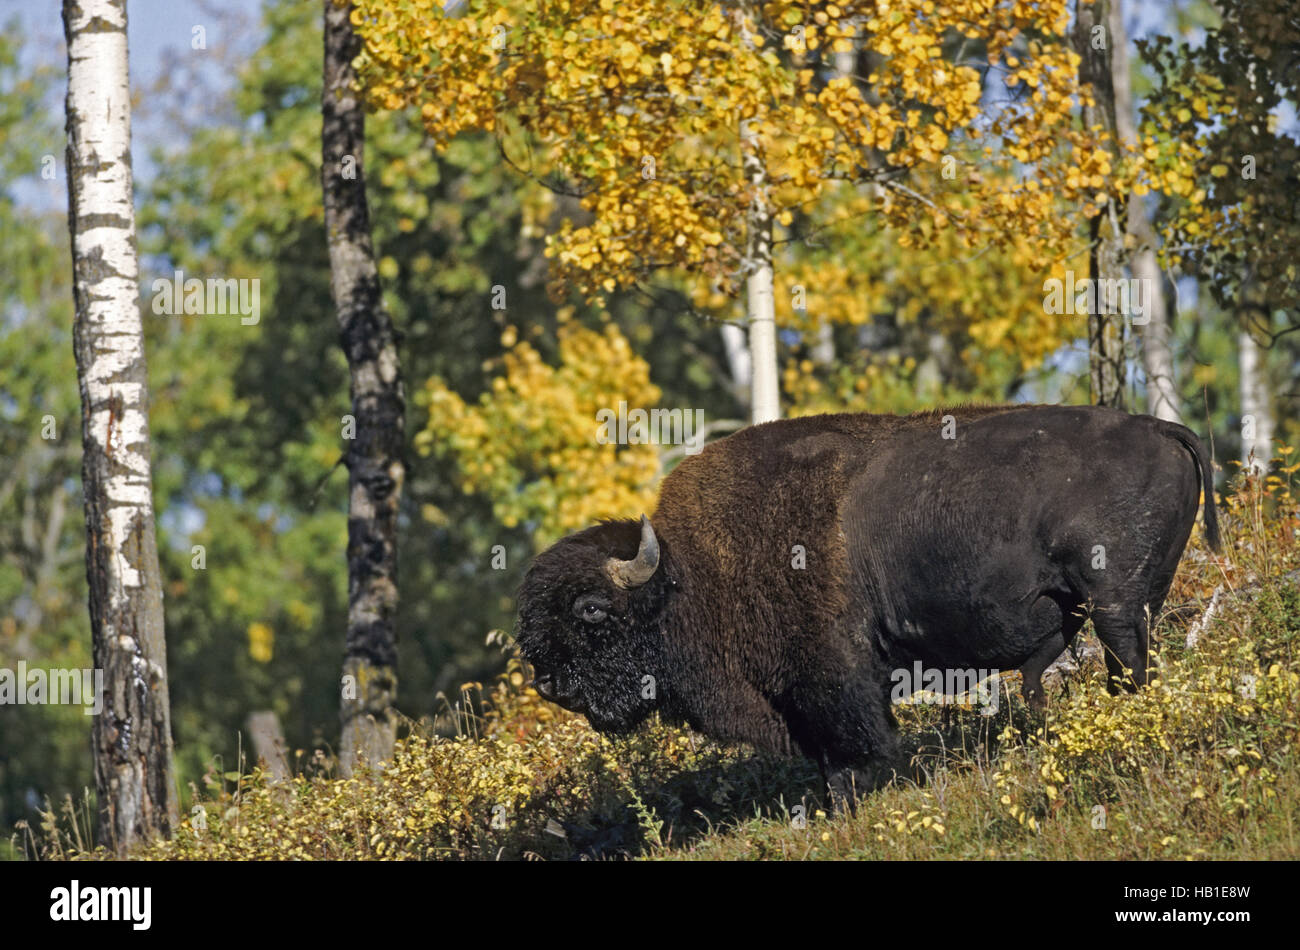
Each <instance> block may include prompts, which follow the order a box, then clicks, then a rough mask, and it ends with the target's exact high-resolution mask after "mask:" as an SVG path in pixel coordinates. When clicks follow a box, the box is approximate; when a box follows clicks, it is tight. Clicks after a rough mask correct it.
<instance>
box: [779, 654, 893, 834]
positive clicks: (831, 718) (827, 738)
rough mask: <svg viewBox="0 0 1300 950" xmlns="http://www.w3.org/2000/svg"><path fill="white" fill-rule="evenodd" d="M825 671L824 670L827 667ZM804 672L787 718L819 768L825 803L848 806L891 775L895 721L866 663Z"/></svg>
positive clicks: (884, 693) (885, 693)
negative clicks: (838, 673) (813, 673)
mask: <svg viewBox="0 0 1300 950" xmlns="http://www.w3.org/2000/svg"><path fill="white" fill-rule="evenodd" d="M827 672H829V671H827ZM841 676H842V678H840V679H837V678H835V677H834V676H833V675H826V673H825V672H824V673H823V675H821V676H817V677H809V678H807V679H805V681H804V682H802V683H801V684H799V686H797V687H796V688H795V689H794V690H792V693H791V697H790V699H791V702H790V705H789V707H788V709H789V712H788V714H787V721H788V722H789V723H790V732H791V735H793V736H794V738H795V741H796V742H798V744H799V746H800V747H801V748H802V749H803V750H804V752H805V753H807V754H808V755H809V756H810V757H811V758H813V759H814V760H815V761H816V762H817V764H818V766H819V767H820V768H821V773H822V779H823V780H824V781H825V782H826V792H827V795H828V797H829V799H830V804H831V808H832V809H833V810H836V811H839V810H841V809H843V808H847V809H848V810H849V811H850V812H852V811H853V810H854V805H855V801H856V798H857V796H859V795H865V794H867V793H869V792H873V791H875V790H876V789H878V788H880V787H881V786H883V785H885V784H887V783H888V782H889V781H890V780H891V779H892V778H893V776H894V766H895V764H896V762H895V759H896V757H897V755H898V724H897V722H896V721H895V719H894V714H893V711H892V710H891V709H890V706H889V693H888V691H887V690H886V689H885V687H884V685H883V684H882V683H880V682H879V680H878V678H877V677H875V676H872V675H871V674H870V671H869V670H867V669H859V670H850V671H841Z"/></svg>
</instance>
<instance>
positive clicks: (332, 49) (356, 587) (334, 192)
mask: <svg viewBox="0 0 1300 950" xmlns="http://www.w3.org/2000/svg"><path fill="white" fill-rule="evenodd" d="M351 12H352V4H351V3H350V2H345V3H341V4H340V3H335V2H334V0H325V86H324V95H323V101H322V103H321V113H322V118H323V125H322V129H321V151H322V165H321V186H322V188H323V191H324V198H325V230H326V235H327V239H328V242H329V256H330V290H331V292H332V294H333V298H334V306H335V309H336V310H337V312H338V321H339V336H340V341H341V343H342V345H343V351H344V353H345V354H346V355H347V360H348V368H349V370H350V372H351V379H352V385H351V392H352V415H353V418H354V424H355V427H356V431H355V438H354V439H352V440H351V441H350V442H349V444H348V449H347V453H346V455H345V461H346V463H347V467H348V633H347V648H346V652H345V655H344V660H343V683H342V686H343V688H342V696H341V701H340V718H341V721H342V722H341V724H342V736H341V740H340V749H339V759H340V768H341V769H342V771H343V774H345V775H349V774H351V773H352V770H353V769H354V768H355V767H356V766H358V765H360V764H362V763H368V764H371V765H378V764H379V763H381V762H382V761H384V760H385V759H387V758H389V757H391V755H392V752H393V743H394V739H395V737H396V729H397V719H396V711H395V709H394V708H393V703H394V700H395V698H396V694H397V629H396V622H395V621H396V614H397V512H398V505H399V503H400V501H401V496H402V484H403V482H404V480H405V476H406V468H405V464H404V462H403V452H404V447H405V412H406V396H405V393H404V391H403V388H402V379H401V373H400V367H399V364H398V356H397V340H396V333H395V331H394V329H393V324H392V320H391V319H390V318H389V316H388V313H387V312H386V311H385V310H384V305H383V297H382V294H381V291H380V287H379V273H378V270H377V268H376V266H375V256H374V248H373V246H372V243H371V236H370V212H369V208H368V206H367V203H366V185H365V174H364V171H363V163H362V153H363V147H364V142H365V110H364V107H363V105H362V103H361V101H360V99H359V97H358V95H357V94H356V93H355V92H354V91H353V87H354V85H355V81H356V75H355V72H354V70H353V69H352V60H353V58H354V57H355V56H356V55H357V54H358V53H359V52H360V48H361V44H360V40H359V38H358V37H357V35H356V34H355V33H354V32H353V30H352V22H351V20H350V19H349V17H350V15H351Z"/></svg>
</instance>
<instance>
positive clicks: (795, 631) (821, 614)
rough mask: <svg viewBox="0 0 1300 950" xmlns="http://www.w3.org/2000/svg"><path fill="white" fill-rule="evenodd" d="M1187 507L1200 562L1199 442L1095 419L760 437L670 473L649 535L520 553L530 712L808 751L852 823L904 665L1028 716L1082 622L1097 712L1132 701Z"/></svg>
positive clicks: (875, 420) (877, 778)
mask: <svg viewBox="0 0 1300 950" xmlns="http://www.w3.org/2000/svg"><path fill="white" fill-rule="evenodd" d="M1202 493H1203V494H1204V498H1205V503H1204V517H1205V533H1206V537H1207V539H1208V541H1209V543H1210V545H1211V547H1212V548H1215V549H1217V547H1218V540H1219V538H1218V525H1217V521H1216V517H1215V507H1214V501H1213V498H1214V495H1213V469H1212V465H1211V462H1210V460H1209V458H1208V456H1207V454H1206V452H1205V449H1204V448H1203V446H1202V445H1201V442H1200V440H1199V439H1198V438H1197V437H1196V435H1195V434H1194V433H1193V432H1192V431H1191V430H1189V429H1187V428H1184V427H1183V426H1181V425H1177V424H1174V423H1170V422H1164V421H1161V420H1158V419H1155V418H1152V417H1150V416H1141V415H1128V414H1126V413H1124V412H1121V411H1118V410H1114V409H1104V408H1096V407H1066V406H1001V407H978V408H971V407H966V408H959V409H950V410H935V411H930V412H925V413H919V414H914V415H911V416H881V415H870V414H865V413H863V414H835V415H822V416H810V417H804V418H798V419H787V420H781V421H776V422H769V423H765V424H762V425H756V426H752V427H750V428H747V429H744V430H741V431H740V432H737V433H736V434H734V435H732V436H730V437H728V438H725V439H721V440H719V441H717V442H714V443H712V444H710V445H708V446H706V447H705V448H704V449H703V451H701V452H700V453H699V454H697V455H695V456H693V457H688V458H687V459H686V460H685V461H683V462H682V463H681V464H680V465H679V466H678V467H677V468H676V469H674V470H673V471H672V472H671V473H670V474H669V475H668V476H667V478H665V479H664V482H663V486H662V488H661V491H660V497H659V504H658V508H657V509H656V511H655V512H654V516H653V518H646V517H645V516H644V515H643V516H642V517H641V520H640V522H639V523H638V522H637V521H632V520H622V521H608V522H604V523H601V524H598V525H596V526H594V527H591V528H588V529H586V530H584V531H580V532H578V533H576V534H573V535H570V536H568V537H566V538H564V539H562V540H560V541H558V542H557V543H556V544H554V545H553V546H552V547H550V548H549V549H548V550H546V551H544V552H543V553H541V554H540V555H538V556H537V558H536V559H535V560H534V562H533V564H532V565H531V567H530V568H529V570H528V572H527V574H526V576H525V578H524V581H523V584H522V586H521V589H520V593H519V602H518V606H519V613H518V624H517V642H518V645H519V648H520V650H521V652H522V654H523V655H524V657H525V658H526V659H527V660H528V661H529V663H530V664H531V665H532V667H533V670H534V673H535V678H534V680H533V683H534V686H535V688H536V690H537V692H538V693H539V694H540V695H541V696H542V697H543V698H544V699H547V700H549V701H551V702H554V703H557V704H558V705H560V706H563V707H565V708H566V709H570V710H573V711H575V712H579V713H582V714H584V715H585V716H586V717H587V719H588V720H589V721H590V722H591V724H592V726H594V727H595V728H596V729H597V730H600V731H603V732H610V733H624V732H627V731H629V730H631V729H633V728H635V727H636V726H637V725H638V724H639V723H641V722H642V721H643V720H644V719H645V718H646V717H647V716H649V715H650V713H651V712H654V711H658V712H659V713H660V715H661V716H662V717H664V718H665V719H667V720H668V721H673V722H679V723H685V724H687V725H689V726H690V727H691V728H693V729H695V730H697V731H700V732H702V733H705V734H706V735H710V736H713V737H715V738H718V739H722V740H726V741H744V742H748V743H751V744H752V745H754V746H757V747H759V748H761V749H765V750H775V751H781V752H785V753H787V754H790V753H794V752H796V751H797V752H802V753H803V754H805V755H807V756H808V757H809V758H811V759H813V760H814V761H816V762H817V764H818V766H819V767H820V769H821V772H822V775H823V777H824V779H825V781H826V784H827V788H828V791H829V793H830V795H831V796H832V798H833V799H834V800H836V801H837V802H838V801H839V800H840V799H845V800H847V802H848V803H849V805H850V806H851V805H852V802H853V796H854V795H855V793H856V792H858V791H862V790H868V789H871V788H874V787H877V786H878V785H879V784H880V783H881V782H882V781H884V780H885V777H886V776H887V775H888V774H889V763H890V762H891V760H892V759H893V757H894V755H895V754H896V750H897V738H896V728H897V723H896V721H895V719H894V716H893V713H892V710H891V708H890V706H891V703H890V696H889V692H890V683H891V681H893V679H894V677H895V675H896V671H899V670H908V669H911V668H912V667H913V665H914V664H915V663H917V662H918V661H919V662H920V663H921V664H924V665H926V666H927V667H930V668H939V669H954V668H955V669H994V670H1013V669H1020V670H1021V671H1022V672H1023V674H1024V690H1025V693H1026V695H1027V697H1028V698H1029V699H1030V700H1031V701H1034V702H1041V684H1040V679H1039V678H1040V676H1041V674H1042V672H1043V670H1044V669H1045V668H1046V667H1047V665H1048V664H1049V663H1051V662H1052V660H1053V659H1055V658H1056V657H1057V656H1059V655H1060V654H1061V653H1062V652H1063V651H1064V650H1065V649H1066V648H1067V647H1068V646H1069V645H1070V643H1071V642H1072V640H1073V639H1074V637H1075V635H1076V634H1077V633H1078V631H1079V629H1080V627H1081V626H1082V624H1083V622H1084V619H1085V618H1086V617H1089V616H1090V617H1091V618H1092V621H1093V625H1094V627H1095V629H1096V632H1097V635H1098V637H1099V638H1100V640H1101V642H1102V644H1103V646H1104V648H1105V655H1106V666H1107V670H1108V672H1109V673H1110V674H1111V689H1112V692H1114V691H1115V690H1116V689H1117V688H1118V685H1119V683H1120V679H1121V678H1123V679H1124V685H1125V686H1126V687H1128V688H1130V689H1131V688H1135V687H1136V686H1139V685H1142V684H1143V683H1145V681H1146V676H1147V666H1148V657H1147V651H1148V642H1149V639H1148V638H1149V628H1150V624H1151V622H1152V621H1153V620H1154V618H1155V617H1156V616H1157V615H1158V614H1159V611H1160V608H1161V605H1162V604H1163V602H1164V599H1165V595H1166V594H1167V592H1168V590H1169V585H1170V583H1171V582H1172V580H1173V576H1174V571H1175V569H1176V567H1177V565H1178V562H1179V559H1180V557H1181V555H1182V552H1183V548H1184V547H1185V545H1186V543H1187V540H1188V537H1189V536H1190V533H1191V530H1192V525H1193V523H1194V521H1195V519H1196V513H1197V509H1198V508H1199V507H1200V498H1201V496H1202ZM917 688H919V685H918V686H917Z"/></svg>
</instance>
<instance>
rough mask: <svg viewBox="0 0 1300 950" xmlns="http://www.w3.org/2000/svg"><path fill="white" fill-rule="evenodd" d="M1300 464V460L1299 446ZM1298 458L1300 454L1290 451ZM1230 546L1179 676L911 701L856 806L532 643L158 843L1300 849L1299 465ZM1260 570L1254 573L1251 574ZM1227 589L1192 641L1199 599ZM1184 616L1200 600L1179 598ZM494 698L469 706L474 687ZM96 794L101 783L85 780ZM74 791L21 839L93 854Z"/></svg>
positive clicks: (643, 850) (804, 771)
mask: <svg viewBox="0 0 1300 950" xmlns="http://www.w3.org/2000/svg"><path fill="white" fill-rule="evenodd" d="M1297 468H1300V466H1297ZM1279 470H1280V471H1281V472H1282V473H1283V474H1285V475H1287V476H1290V475H1291V474H1292V472H1293V471H1294V469H1291V470H1288V469H1286V468H1280V469H1279ZM1223 522H1224V527H1225V533H1226V536H1227V540H1228V546H1227V550H1226V551H1225V556H1224V557H1223V558H1222V559H1216V558H1213V557H1211V556H1209V554H1208V552H1206V551H1205V550H1204V549H1203V548H1201V547H1200V545H1199V542H1194V544H1193V545H1192V547H1191V548H1190V549H1189V553H1188V557H1187V558H1185V560H1184V564H1183V568H1182V570H1181V571H1180V574H1179V578H1178V579H1177V581H1176V585H1175V589H1174V591H1173V592H1172V594H1171V597H1170V603H1171V604H1176V605H1184V606H1185V607H1188V608H1193V607H1194V608H1195V609H1185V610H1182V611H1172V612H1169V613H1168V614H1167V616H1166V617H1165V618H1163V619H1162V620H1161V621H1160V622H1159V623H1158V624H1157V627H1156V630H1157V637H1156V640H1157V643H1158V644H1159V645H1160V647H1159V648H1160V653H1159V672H1158V678H1157V679H1156V680H1155V681H1153V683H1152V684H1151V685H1149V686H1148V687H1146V688H1144V689H1142V690H1140V691H1139V692H1138V693H1136V694H1132V695H1121V696H1118V697H1112V696H1109V695H1108V694H1107V692H1106V689H1105V673H1104V671H1103V670H1102V669H1101V668H1100V665H1099V664H1088V663H1085V664H1084V665H1083V666H1082V667H1081V668H1080V669H1079V670H1078V671H1077V672H1075V673H1071V674H1069V675H1068V677H1067V678H1066V679H1065V680H1063V681H1062V682H1061V683H1060V684H1059V685H1058V687H1057V689H1056V690H1055V695H1053V696H1052V698H1051V703H1050V705H1049V709H1048V712H1047V714H1046V716H1045V717H1044V718H1035V717H1034V716H1033V715H1032V714H1031V713H1030V711H1029V710H1028V708H1027V707H1026V706H1025V705H1024V704H1023V703H1022V702H1021V701H1020V699H1019V695H1018V693H1017V692H1016V690H1015V684H1014V683H1011V682H1007V683H1004V684H1003V687H1004V689H1005V691H1006V694H1005V696H1004V701H1003V702H1001V703H1000V704H999V707H998V711H997V712H996V714H994V715H992V716H987V717H986V716H983V715H981V714H980V713H979V711H978V710H975V709H959V708H953V707H949V710H950V715H948V716H946V717H945V715H944V714H943V712H942V711H941V710H940V709H939V708H937V707H934V706H922V705H917V706H904V707H898V709H897V711H898V713H899V718H900V723H901V725H902V733H903V739H904V745H905V748H906V753H907V754H906V756H905V758H904V759H903V760H900V762H899V769H900V771H901V773H902V775H901V776H900V778H899V779H898V781H896V782H895V783H894V784H893V785H891V786H889V787H887V788H885V789H883V790H881V791H880V792H877V793H875V794H873V795H871V796H868V797H866V798H865V799H864V800H862V801H861V802H860V804H859V805H858V808H857V811H856V814H853V815H847V814H840V815H834V816H831V815H828V814H827V811H828V809H826V807H825V804H824V802H823V801H822V800H821V794H820V789H821V783H820V778H819V776H818V775H817V772H816V770H815V769H814V768H813V766H812V765H811V763H809V762H807V761H805V760H802V759H793V760H788V759H780V758H773V757H768V756H761V755H755V754H753V753H752V752H751V751H749V750H747V749H744V748H734V747H725V746H720V745H717V744H715V743H713V742H710V741H708V740H704V739H702V738H701V737H699V736H696V735H693V734H691V733H689V732H688V731H685V730H680V729H676V728H670V727H667V726H664V725H662V724H659V723H652V724H651V725H649V726H648V727H647V728H645V729H644V730H642V731H640V732H638V733H637V734H635V735H633V736H630V737H626V738H623V739H618V740H611V739H609V738H606V737H602V736H600V735H598V734H596V733H595V732H593V731H592V730H591V729H590V728H589V727H588V726H587V725H586V723H585V720H582V719H581V718H579V717H574V716H571V715H569V714H567V713H563V712H561V711H559V710H557V709H555V708H554V707H552V706H549V705H547V704H545V703H543V702H542V701H541V700H540V699H539V698H538V697H537V696H536V694H534V693H533V692H532V691H531V690H529V689H528V688H527V687H525V685H524V683H525V675H524V671H523V670H522V669H521V668H519V666H518V663H517V661H512V662H511V665H510V667H509V668H508V669H507V672H506V673H505V674H504V675H503V676H502V677H501V679H500V681H499V682H497V683H496V684H494V685H493V686H492V687H491V688H489V689H486V690H484V689H482V688H480V687H477V686H476V685H475V686H472V687H470V688H469V689H468V692H469V693H470V694H472V695H470V696H469V697H468V698H470V699H473V700H474V702H473V703H467V704H463V705H461V706H459V707H458V708H459V710H460V711H459V713H458V715H457V716H456V718H455V721H456V723H457V726H456V732H457V734H456V735H454V736H437V735H431V734H428V733H427V732H425V731H421V730H418V729H417V730H414V731H413V732H412V734H411V735H409V736H408V737H407V738H405V739H404V740H403V741H402V742H400V743H399V748H398V752H397V755H396V757H395V759H394V761H393V762H392V763H390V764H389V765H388V766H387V767H386V769H385V770H384V771H383V773H382V774H368V775H362V776H358V777H354V778H351V779H339V778H333V777H331V776H330V775H329V774H328V770H324V771H321V772H318V773H316V774H303V775H299V776H297V777H295V778H293V779H292V780H290V781H288V782H284V783H279V784H271V783H269V782H268V780H267V777H266V775H265V774H264V773H262V772H260V771H259V770H256V769H255V770H252V771H251V772H250V773H249V774H246V775H237V776H230V778H233V779H235V781H233V782H231V781H227V780H226V777H223V776H221V775H217V774H214V775H213V776H212V777H211V781H210V783H209V785H208V787H207V788H206V789H204V790H202V791H200V790H198V789H194V788H191V790H190V792H191V795H190V797H191V798H192V804H191V805H190V806H189V807H190V810H189V812H188V814H187V815H186V817H185V818H184V821H183V823H182V827H181V828H180V829H179V830H178V831H177V833H176V834H175V835H174V837H173V838H172V840H170V841H166V842H157V843H154V844H152V845H149V846H147V847H145V848H142V849H141V850H140V851H139V852H138V854H137V855H136V856H137V857H139V858H143V859H176V858H181V859H184V858H215V859H231V858H233V859H261V858H274V859H285V858H302V859H371V858H382V859H389V858H392V859H404V858H405V859H411V858H421V859H429V858H451V859H469V860H476V859H485V860H496V859H525V860H527V859H549V860H560V859H573V858H595V859H610V858H612V859H620V858H647V859H654V860H710V859H799V860H802V859H846V858H864V859H980V858H989V859H1064V860H1070V859H1085V858H1087V859H1105V860H1133V859H1213V858H1223V859H1236V858H1242V859H1247V858H1248V859H1284V858H1292V859H1293V858H1296V857H1297V856H1300V828H1297V816H1298V815H1300V768H1297V766H1298V765H1300V655H1298V653H1300V588H1297V586H1296V582H1295V580H1293V579H1290V578H1284V577H1283V576H1282V575H1285V574H1287V573H1288V572H1290V571H1293V570H1295V569H1296V568H1297V566H1300V565H1298V564H1297V563H1296V562H1297V556H1296V550H1295V547H1296V537H1297V529H1298V528H1300V522H1297V519H1296V509H1295V505H1294V503H1293V502H1292V500H1291V496H1290V492H1289V486H1288V484H1287V483H1286V482H1285V481H1284V480H1283V479H1282V478H1281V477H1273V480H1272V481H1267V482H1263V483H1259V482H1253V481H1251V482H1246V483H1244V484H1243V486H1242V488H1241V490H1239V491H1238V492H1237V493H1236V494H1235V495H1234V496H1233V497H1232V499H1230V501H1229V504H1228V505H1227V510H1226V511H1225V513H1224V517H1223ZM1249 585H1254V586H1249ZM1247 587H1249V590H1250V594H1249V596H1237V597H1230V598H1228V599H1227V600H1226V603H1227V606H1226V607H1225V608H1224V609H1223V610H1222V611H1220V612H1219V613H1218V614H1217V616H1216V617H1215V619H1214V620H1213V622H1211V623H1210V624H1209V626H1208V629H1207V630H1206V631H1205V632H1204V633H1203V634H1202V635H1201V637H1200V639H1199V641H1198V642H1197V644H1196V646H1195V648H1194V649H1190V650H1189V649H1187V648H1186V647H1185V646H1184V645H1183V641H1184V638H1185V629H1186V625H1187V615H1188V614H1194V613H1197V612H1199V609H1200V608H1201V607H1203V605H1204V604H1205V603H1206V602H1208V600H1209V598H1210V595H1211V593H1212V592H1213V591H1214V590H1215V589H1218V588H1223V589H1225V590H1237V589H1243V588H1247ZM1173 616H1182V617H1183V619H1182V620H1180V621H1178V622H1175V620H1174V619H1173ZM471 706H472V707H473V708H477V709H478V710H479V713H478V714H476V715H473V716H470V715H468V714H466V713H465V712H464V710H465V709H468V708H471ZM83 805H84V803H83ZM87 817H88V812H87V811H86V809H85V808H84V807H80V806H79V807H73V806H72V803H71V802H68V803H67V805H66V807H65V808H63V809H62V813H61V814H58V815H56V814H54V813H53V812H52V811H51V812H50V813H48V814H47V815H46V816H45V820H44V821H43V823H42V827H41V828H40V829H39V830H35V829H20V832H19V834H18V835H16V836H15V839H14V842H13V846H14V847H16V848H18V849H21V850H22V851H23V852H25V853H26V854H27V855H28V856H31V857H46V858H74V857H81V858H94V857H103V856H104V855H103V853H102V852H96V851H91V850H87V848H86V846H85V842H86V834H85V827H86V819H87Z"/></svg>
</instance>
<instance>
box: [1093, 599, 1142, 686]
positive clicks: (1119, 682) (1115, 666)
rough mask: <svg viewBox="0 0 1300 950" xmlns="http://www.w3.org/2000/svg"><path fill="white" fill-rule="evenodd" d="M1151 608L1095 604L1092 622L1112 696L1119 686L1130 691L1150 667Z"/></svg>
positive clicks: (1139, 683) (1140, 681) (1140, 682)
mask: <svg viewBox="0 0 1300 950" xmlns="http://www.w3.org/2000/svg"><path fill="white" fill-rule="evenodd" d="M1149 613H1150V609H1149V607H1148V606H1147V605H1146V604H1141V605H1139V606H1138V607H1137V608H1136V609H1135V608H1131V607H1094V608H1093V611H1092V625H1093V627H1094V628H1095V629H1096V631H1097V639H1099V640H1100V641H1101V645H1102V649H1103V652H1104V653H1105V654H1106V689H1107V690H1108V691H1109V692H1110V694H1111V695H1112V696H1114V695H1116V694H1117V693H1118V692H1119V691H1120V689H1121V687H1122V688H1123V689H1126V690H1128V691H1129V692H1130V693H1131V692H1134V691H1136V689H1137V688H1138V687H1139V686H1145V685H1146V683H1147V671H1148V668H1149V666H1150V617H1149Z"/></svg>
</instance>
